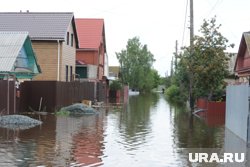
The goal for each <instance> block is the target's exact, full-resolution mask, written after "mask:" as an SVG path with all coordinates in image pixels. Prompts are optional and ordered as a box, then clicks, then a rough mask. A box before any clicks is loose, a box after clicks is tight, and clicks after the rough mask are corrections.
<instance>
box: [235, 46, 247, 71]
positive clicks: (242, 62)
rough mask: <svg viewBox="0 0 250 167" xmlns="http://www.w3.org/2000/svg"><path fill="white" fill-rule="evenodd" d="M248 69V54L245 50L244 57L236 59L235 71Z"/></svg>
mask: <svg viewBox="0 0 250 167" xmlns="http://www.w3.org/2000/svg"><path fill="white" fill-rule="evenodd" d="M248 68H250V54H249V53H248V51H247V49H246V50H245V54H244V57H238V62H237V66H236V71H239V70H244V69H248Z"/></svg>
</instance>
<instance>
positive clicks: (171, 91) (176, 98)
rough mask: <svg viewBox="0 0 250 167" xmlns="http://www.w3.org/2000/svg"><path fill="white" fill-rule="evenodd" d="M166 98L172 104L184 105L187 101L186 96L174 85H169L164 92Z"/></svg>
mask: <svg viewBox="0 0 250 167" xmlns="http://www.w3.org/2000/svg"><path fill="white" fill-rule="evenodd" d="M166 96H167V99H168V100H169V101H170V102H173V103H184V102H186V100H187V95H186V94H185V93H184V92H182V91H181V89H180V88H179V87H178V86H176V85H171V86H170V87H169V88H168V89H167V90H166Z"/></svg>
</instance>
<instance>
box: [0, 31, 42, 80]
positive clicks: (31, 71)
mask: <svg viewBox="0 0 250 167" xmlns="http://www.w3.org/2000/svg"><path fill="white" fill-rule="evenodd" d="M0 55H1V56H0V79H1V78H2V79H3V78H4V77H5V78H6V76H10V75H11V76H14V77H15V78H17V79H21V80H25V79H32V78H33V77H35V76H36V75H38V74H39V73H41V70H40V68H39V65H38V64H37V59H36V56H35V53H34V51H33V48H32V44H31V40H30V38H29V36H28V32H0Z"/></svg>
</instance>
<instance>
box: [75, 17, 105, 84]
mask: <svg viewBox="0 0 250 167" xmlns="http://www.w3.org/2000/svg"><path fill="white" fill-rule="evenodd" d="M76 31H77V34H78V41H79V47H78V48H77V50H76V74H78V76H79V77H80V78H81V79H87V80H93V81H100V80H102V79H103V76H108V57H107V53H106V41H105V28H104V20H103V19H82V18H80V19H76Z"/></svg>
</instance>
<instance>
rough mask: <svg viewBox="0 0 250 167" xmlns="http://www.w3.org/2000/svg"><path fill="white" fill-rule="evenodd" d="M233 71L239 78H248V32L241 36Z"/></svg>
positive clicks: (249, 33)
mask: <svg viewBox="0 0 250 167" xmlns="http://www.w3.org/2000/svg"><path fill="white" fill-rule="evenodd" d="M234 71H235V72H236V73H237V74H238V76H239V77H248V76H250V32H244V33H243V34H242V38H241V42H240V46H239V51H238V54H237V58H236V63H235V66H234Z"/></svg>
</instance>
